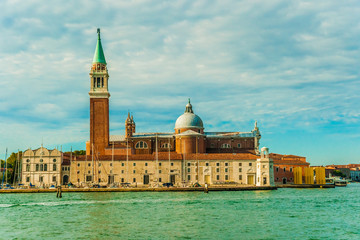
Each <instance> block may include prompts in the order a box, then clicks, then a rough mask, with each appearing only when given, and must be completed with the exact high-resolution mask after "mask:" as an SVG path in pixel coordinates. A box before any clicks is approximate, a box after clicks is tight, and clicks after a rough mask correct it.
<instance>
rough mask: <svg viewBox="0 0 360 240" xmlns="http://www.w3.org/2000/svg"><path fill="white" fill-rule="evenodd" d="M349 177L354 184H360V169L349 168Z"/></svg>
mask: <svg viewBox="0 0 360 240" xmlns="http://www.w3.org/2000/svg"><path fill="white" fill-rule="evenodd" d="M350 177H351V180H352V181H354V182H360V168H350Z"/></svg>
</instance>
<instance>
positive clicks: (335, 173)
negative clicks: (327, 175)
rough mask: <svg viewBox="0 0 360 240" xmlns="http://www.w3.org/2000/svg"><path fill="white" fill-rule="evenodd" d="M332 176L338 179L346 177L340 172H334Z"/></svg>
mask: <svg viewBox="0 0 360 240" xmlns="http://www.w3.org/2000/svg"><path fill="white" fill-rule="evenodd" d="M333 175H334V176H338V177H346V175H345V174H343V173H342V172H341V171H340V170H334V172H333Z"/></svg>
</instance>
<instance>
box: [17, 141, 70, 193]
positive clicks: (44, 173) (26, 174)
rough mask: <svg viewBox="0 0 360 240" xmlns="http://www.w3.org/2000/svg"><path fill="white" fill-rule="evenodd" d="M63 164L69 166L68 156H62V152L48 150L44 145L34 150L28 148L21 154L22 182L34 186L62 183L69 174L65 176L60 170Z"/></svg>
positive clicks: (64, 172)
mask: <svg viewBox="0 0 360 240" xmlns="http://www.w3.org/2000/svg"><path fill="white" fill-rule="evenodd" d="M64 159H65V160H64ZM64 166H68V167H69V168H70V164H69V160H68V156H65V157H64V154H62V153H61V152H60V151H59V150H57V149H52V150H50V149H46V148H44V147H40V148H38V149H35V150H31V149H28V150H26V151H25V152H24V153H23V156H22V168H21V176H22V177H21V179H22V184H24V185H25V186H30V185H34V186H36V187H50V186H51V185H54V186H56V185H59V184H62V183H63V179H64V180H66V179H69V174H67V178H66V177H65V176H66V171H62V167H64ZM69 172H70V169H69V171H68V173H69ZM64 174H65V175H64Z"/></svg>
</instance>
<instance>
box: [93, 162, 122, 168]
mask: <svg viewBox="0 0 360 240" xmlns="http://www.w3.org/2000/svg"><path fill="white" fill-rule="evenodd" d="M89 166H90V165H89ZM121 166H122V167H123V166H125V163H121Z"/></svg>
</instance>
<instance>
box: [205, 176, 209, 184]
mask: <svg viewBox="0 0 360 240" xmlns="http://www.w3.org/2000/svg"><path fill="white" fill-rule="evenodd" d="M205 183H206V184H208V185H209V184H210V175H205Z"/></svg>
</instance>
